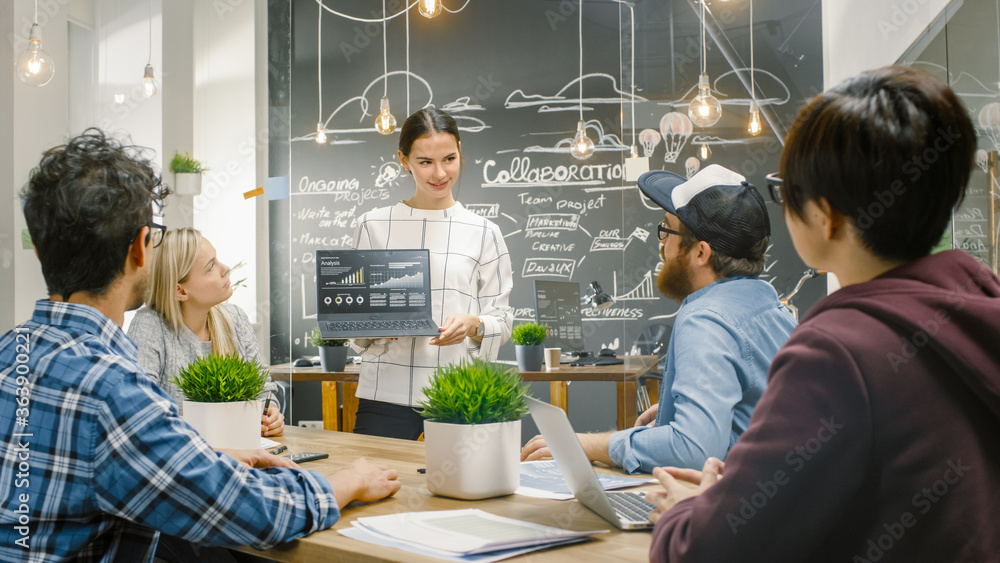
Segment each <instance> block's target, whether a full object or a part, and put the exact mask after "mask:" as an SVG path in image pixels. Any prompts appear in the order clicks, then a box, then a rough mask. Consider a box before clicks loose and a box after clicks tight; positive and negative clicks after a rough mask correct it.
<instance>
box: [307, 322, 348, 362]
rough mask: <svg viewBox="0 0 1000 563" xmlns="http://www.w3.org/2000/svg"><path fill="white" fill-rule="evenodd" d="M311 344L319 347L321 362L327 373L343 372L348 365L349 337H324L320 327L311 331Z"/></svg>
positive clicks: (309, 338)
mask: <svg viewBox="0 0 1000 563" xmlns="http://www.w3.org/2000/svg"><path fill="white" fill-rule="evenodd" d="M308 340H309V344H312V345H313V346H315V347H317V348H319V362H320V366H322V368H323V371H324V372H327V373H338V372H343V371H344V368H345V367H346V366H347V339H346V338H323V333H321V332H320V331H319V327H315V328H313V329H312V332H310V333H309V337H308Z"/></svg>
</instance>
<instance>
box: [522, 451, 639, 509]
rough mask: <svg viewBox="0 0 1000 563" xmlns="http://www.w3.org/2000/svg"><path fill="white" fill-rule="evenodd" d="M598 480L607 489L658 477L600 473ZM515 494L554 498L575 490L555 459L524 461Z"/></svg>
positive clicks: (570, 493) (633, 485)
mask: <svg viewBox="0 0 1000 563" xmlns="http://www.w3.org/2000/svg"><path fill="white" fill-rule="evenodd" d="M597 480H598V481H600V482H601V486H602V487H603V488H604V490H605V491H613V490H615V489H624V488H627V487H635V486H638V485H645V484H646V483H656V479H649V478H648V477H622V476H620V475H606V474H604V473H598V474H597ZM514 494H516V495H524V496H526V497H537V498H547V499H554V500H569V499H571V498H573V491H571V490H570V489H569V484H568V483H567V482H566V479H564V478H563V475H562V472H561V471H559V466H558V465H557V464H556V462H555V460H545V461H522V462H521V485H520V486H519V487H518V488H517V490H516V491H514Z"/></svg>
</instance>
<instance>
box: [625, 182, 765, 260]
mask: <svg viewBox="0 0 1000 563" xmlns="http://www.w3.org/2000/svg"><path fill="white" fill-rule="evenodd" d="M639 189H640V190H642V193H644V194H646V197H648V198H649V199H651V200H653V201H654V202H656V204H657V205H659V206H660V207H662V208H663V209H664V210H666V211H667V212H668V213H672V214H674V215H676V216H677V218H678V219H680V221H681V223H683V224H684V226H685V227H687V228H688V230H690V231H691V232H692V233H694V236H696V237H698V240H703V241H705V242H707V243H708V244H710V245H711V246H712V248H713V249H715V250H717V251H719V252H722V253H723V254H726V255H727V256H732V257H733V258H750V257H752V255H751V249H752V248H753V247H754V245H756V244H757V243H758V242H760V240H761V239H762V238H764V237H765V236H768V235H770V234H771V222H770V220H769V219H768V216H767V207H766V206H765V205H764V198H763V197H761V195H760V192H759V191H757V188H756V187H755V186H754V185H753V184H750V183H749V182H747V180H746V178H744V177H743V176H741V175H739V174H737V173H736V172H733V171H732V170H729V169H727V168H724V167H722V166H719V165H718V164H712V165H710V166H707V167H705V168H703V169H702V170H701V171H699V172H698V173H697V174H695V175H694V176H692V177H691V178H690V179H688V178H685V177H683V176H679V175H677V174H674V173H673V172H668V171H666V170H653V171H650V172H646V173H645V174H643V175H642V176H639Z"/></svg>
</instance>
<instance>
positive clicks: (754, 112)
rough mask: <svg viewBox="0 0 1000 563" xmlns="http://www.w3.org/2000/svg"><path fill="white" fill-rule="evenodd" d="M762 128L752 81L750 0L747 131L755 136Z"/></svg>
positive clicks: (755, 88)
mask: <svg viewBox="0 0 1000 563" xmlns="http://www.w3.org/2000/svg"><path fill="white" fill-rule="evenodd" d="M763 130H764V126H763V125H762V124H761V122H760V108H759V107H758V106H757V83H756V82H755V81H754V65H753V0H750V123H749V124H748V125H747V132H748V133H750V134H751V135H753V136H755V137H756V136H757V135H760V132H761V131H763Z"/></svg>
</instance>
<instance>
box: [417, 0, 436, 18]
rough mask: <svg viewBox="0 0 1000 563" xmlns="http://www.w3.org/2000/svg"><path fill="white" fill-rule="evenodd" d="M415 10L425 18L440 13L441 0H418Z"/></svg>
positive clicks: (434, 16) (433, 16)
mask: <svg viewBox="0 0 1000 563" xmlns="http://www.w3.org/2000/svg"><path fill="white" fill-rule="evenodd" d="M417 10H418V11H419V12H420V15H421V16H424V17H425V18H427V19H431V18H436V17H437V16H439V15H441V0H420V3H419V5H418V8H417Z"/></svg>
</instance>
